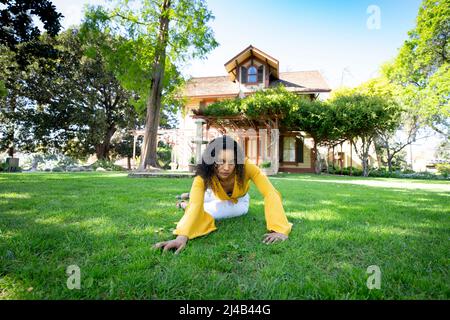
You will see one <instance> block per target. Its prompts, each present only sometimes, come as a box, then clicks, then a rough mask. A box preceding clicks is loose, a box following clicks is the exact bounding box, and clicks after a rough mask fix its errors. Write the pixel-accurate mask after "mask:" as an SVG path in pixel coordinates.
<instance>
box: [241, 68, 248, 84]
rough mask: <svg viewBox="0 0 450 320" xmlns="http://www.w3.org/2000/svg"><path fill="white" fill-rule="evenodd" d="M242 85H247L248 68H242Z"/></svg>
mask: <svg viewBox="0 0 450 320" xmlns="http://www.w3.org/2000/svg"><path fill="white" fill-rule="evenodd" d="M241 83H247V68H246V67H241Z"/></svg>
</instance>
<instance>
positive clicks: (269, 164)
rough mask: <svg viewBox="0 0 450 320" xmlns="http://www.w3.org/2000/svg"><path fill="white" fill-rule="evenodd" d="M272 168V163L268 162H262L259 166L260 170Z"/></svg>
mask: <svg viewBox="0 0 450 320" xmlns="http://www.w3.org/2000/svg"><path fill="white" fill-rule="evenodd" d="M271 166H272V163H271V162H270V161H264V162H263V163H261V164H260V167H261V168H266V169H267V168H270V167H271Z"/></svg>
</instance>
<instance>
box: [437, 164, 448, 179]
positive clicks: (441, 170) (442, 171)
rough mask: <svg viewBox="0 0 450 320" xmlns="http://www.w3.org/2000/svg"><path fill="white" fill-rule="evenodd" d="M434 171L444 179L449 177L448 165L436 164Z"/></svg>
mask: <svg viewBox="0 0 450 320" xmlns="http://www.w3.org/2000/svg"><path fill="white" fill-rule="evenodd" d="M436 169H437V171H438V172H439V173H440V174H442V175H443V176H444V177H446V178H447V177H448V176H449V175H450V163H438V164H436Z"/></svg>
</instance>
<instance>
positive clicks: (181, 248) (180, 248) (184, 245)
mask: <svg viewBox="0 0 450 320" xmlns="http://www.w3.org/2000/svg"><path fill="white" fill-rule="evenodd" d="M184 247H186V243H183V244H182V245H181V246H179V247H178V249H177V251H175V254H179V253H180V251H181V250H183V249H184Z"/></svg>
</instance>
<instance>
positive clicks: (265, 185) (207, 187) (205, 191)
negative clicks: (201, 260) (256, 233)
mask: <svg viewBox="0 0 450 320" xmlns="http://www.w3.org/2000/svg"><path fill="white" fill-rule="evenodd" d="M250 180H252V181H253V183H255V185H256V187H257V188H258V190H259V192H260V193H261V194H262V195H263V196H264V212H265V218H266V225H267V229H268V230H269V231H270V233H267V234H265V235H264V236H265V238H264V240H263V242H264V243H266V244H269V243H274V242H276V241H279V240H281V241H284V240H286V239H287V238H288V235H289V233H290V231H291V228H292V223H290V222H288V220H287V218H286V215H285V213H284V209H283V205H282V203H281V195H280V193H279V192H278V191H277V190H276V189H275V188H274V187H273V185H272V184H271V183H270V181H269V179H268V178H267V177H266V176H265V175H264V174H263V173H261V171H260V169H259V168H258V167H257V166H256V165H254V164H252V163H251V162H250V161H249V160H248V159H247V158H246V159H244V156H243V152H242V149H241V148H240V146H239V145H238V144H237V142H236V141H234V140H233V139H232V138H230V137H228V136H222V137H219V138H216V139H214V140H212V141H211V142H210V143H209V144H208V146H207V147H206V150H205V152H204V153H203V155H202V163H201V164H199V165H198V166H197V170H196V176H195V178H194V181H193V183H192V187H191V191H190V192H189V194H183V198H187V197H189V202H188V203H185V202H181V203H179V204H178V205H179V206H180V207H181V208H184V209H185V213H184V215H183V217H182V218H181V220H180V221H179V222H178V224H177V228H176V229H175V230H174V231H173V233H174V234H175V235H177V237H176V239H174V240H170V241H164V242H159V243H157V244H155V247H156V248H163V249H164V251H167V250H169V249H176V252H175V253H176V254H178V253H179V252H180V251H181V250H183V248H184V247H185V246H186V243H187V241H188V240H189V239H193V238H196V237H200V236H203V235H206V234H208V233H210V232H212V231H214V230H216V229H217V228H216V226H215V224H214V222H215V220H219V219H225V218H231V217H237V216H241V215H244V214H246V213H247V211H248V207H249V200H250V198H249V195H248V190H249V188H250Z"/></svg>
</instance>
